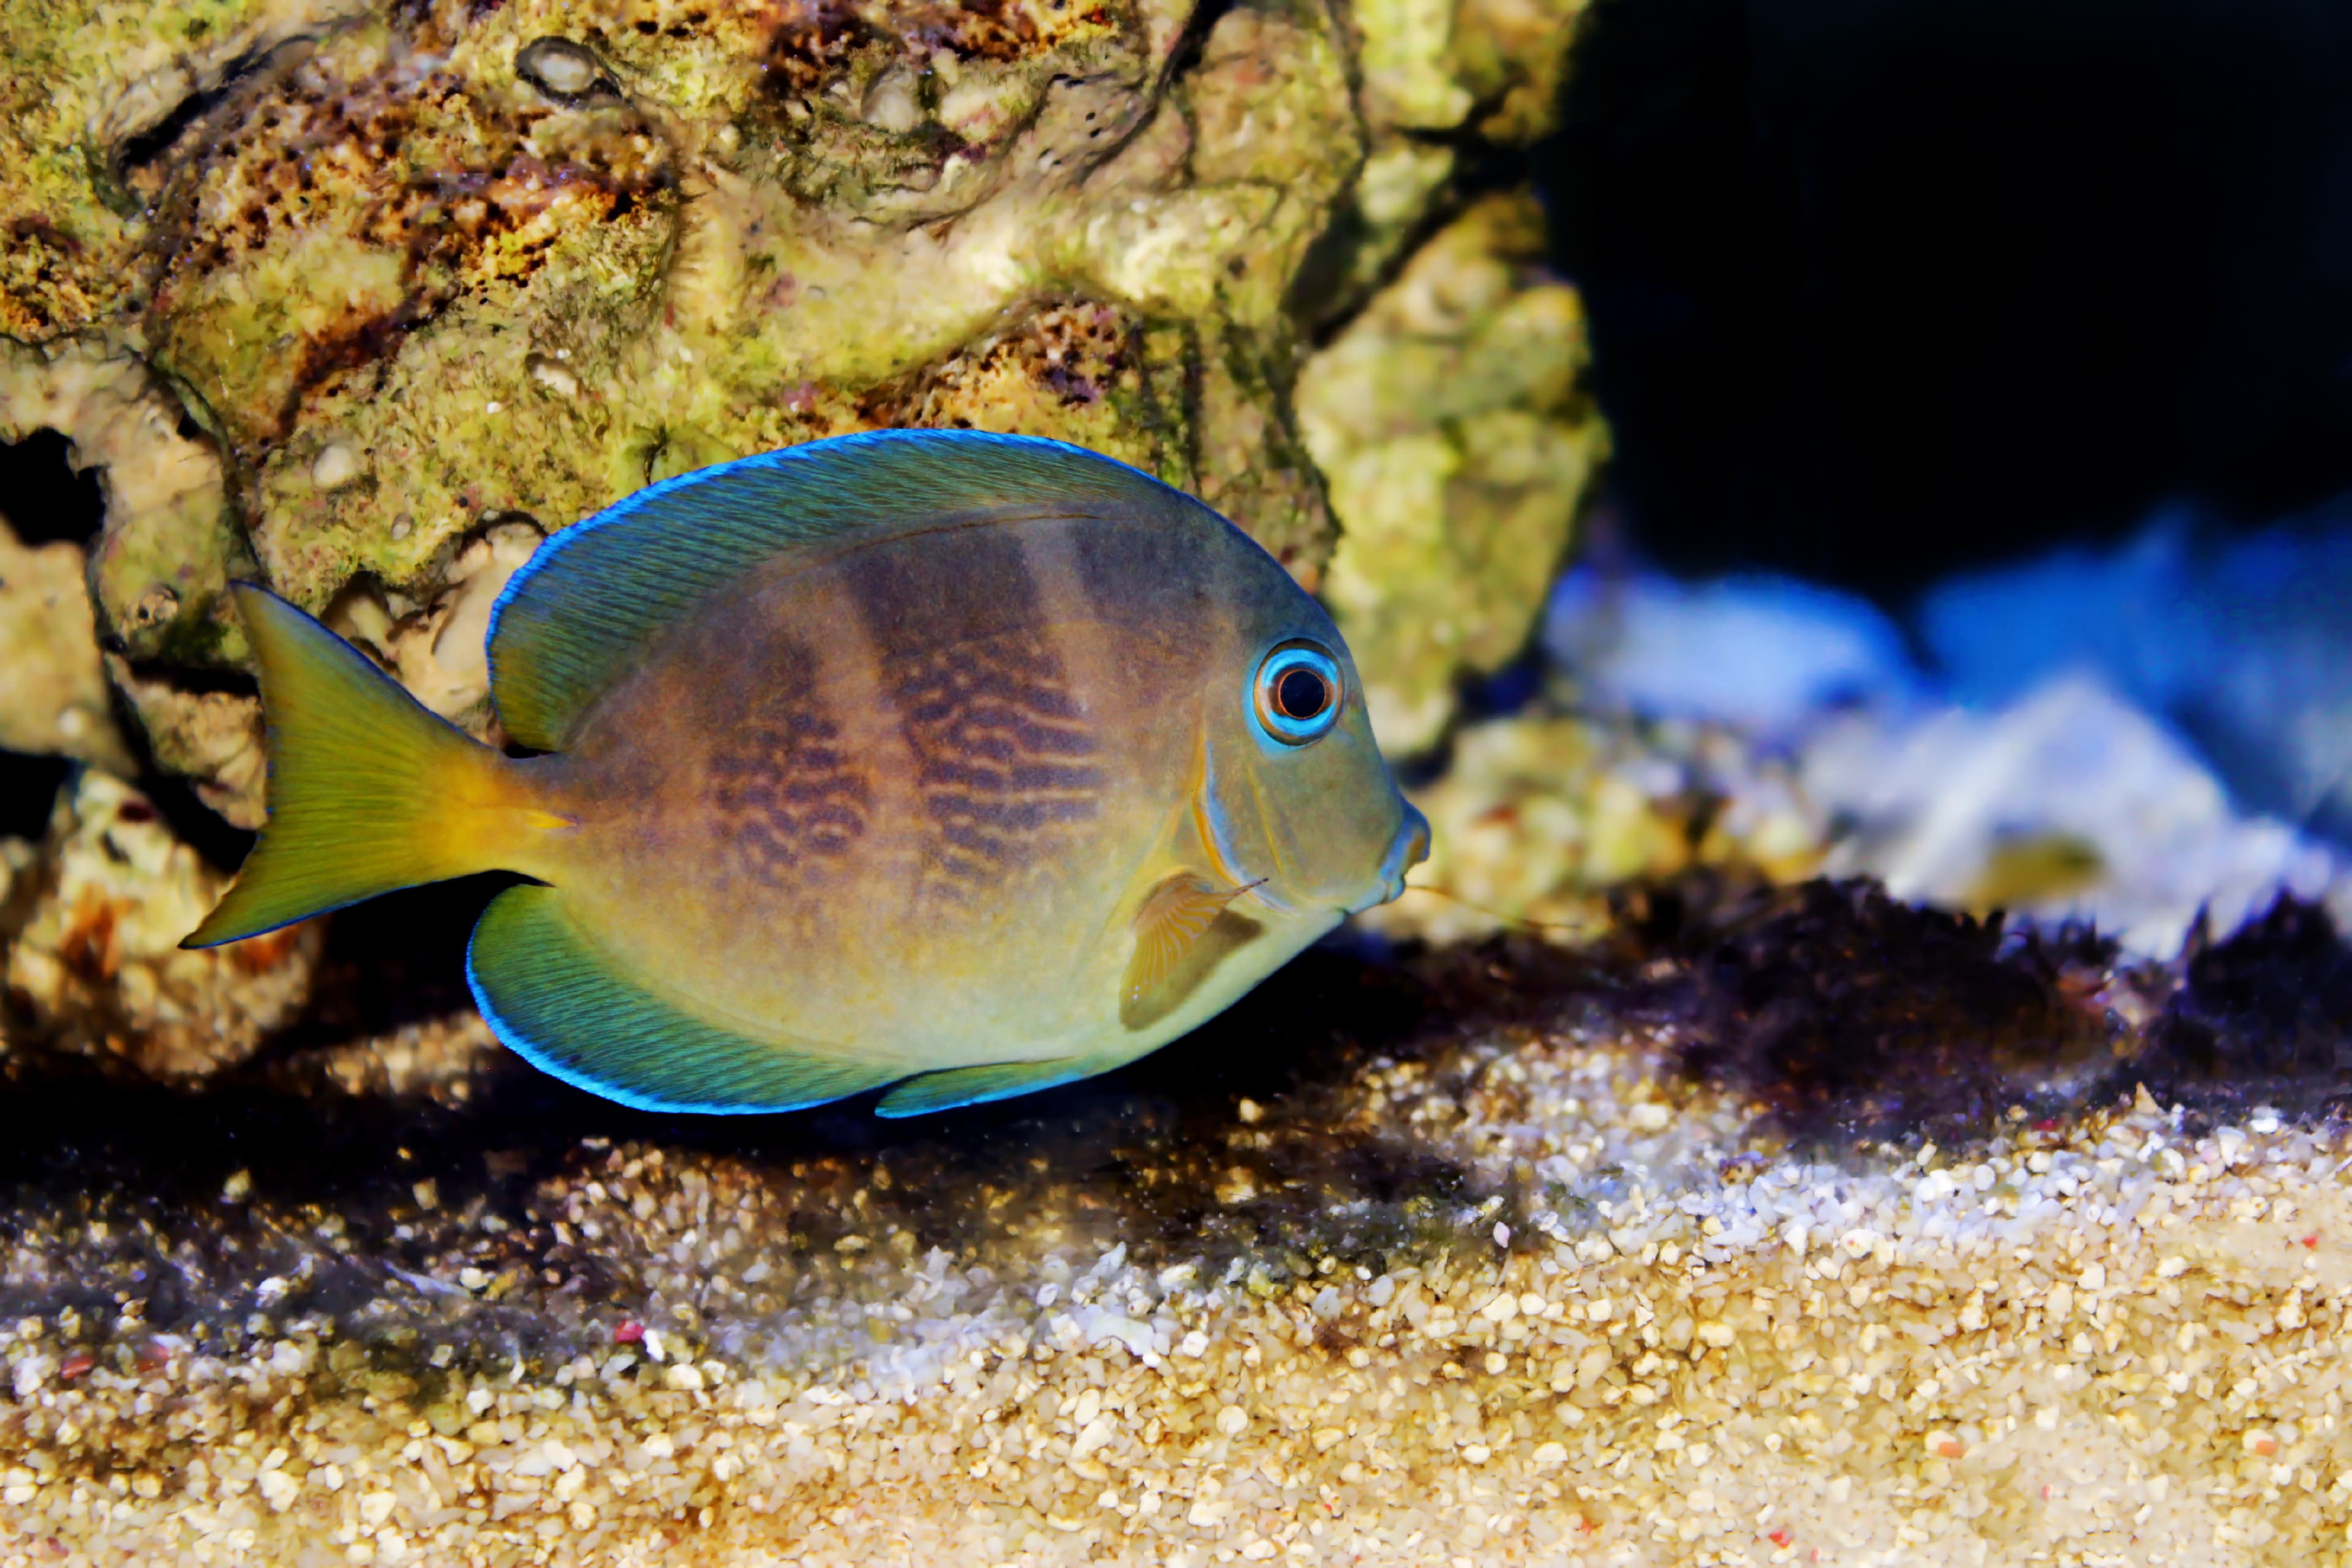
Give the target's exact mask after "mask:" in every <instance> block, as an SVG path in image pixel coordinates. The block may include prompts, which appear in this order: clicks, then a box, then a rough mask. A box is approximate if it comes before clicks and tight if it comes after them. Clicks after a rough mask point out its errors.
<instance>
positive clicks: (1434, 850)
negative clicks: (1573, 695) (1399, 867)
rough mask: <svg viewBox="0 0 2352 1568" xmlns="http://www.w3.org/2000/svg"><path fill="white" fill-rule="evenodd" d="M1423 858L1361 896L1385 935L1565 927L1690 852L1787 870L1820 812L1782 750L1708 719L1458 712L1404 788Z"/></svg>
mask: <svg viewBox="0 0 2352 1568" xmlns="http://www.w3.org/2000/svg"><path fill="white" fill-rule="evenodd" d="M1412 800H1413V804H1414V805H1418V806H1419V807H1420V808H1421V810H1422V811H1423V814H1424V815H1425V816H1428V818H1429V824H1430V858H1429V861H1428V863H1427V864H1426V865H1424V866H1423V867H1421V868H1418V869H1416V870H1415V871H1414V872H1413V873H1412V881H1411V883H1410V885H1409V886H1408V888H1407V889H1406V892H1405V896H1404V897H1403V898H1402V900H1399V901H1398V902H1396V903H1393V904H1390V905H1385V906H1383V907H1381V908H1380V909H1377V910H1369V911H1367V912H1366V914H1365V915H1364V916H1363V917H1362V919H1363V920H1364V921H1365V923H1367V924H1368V925H1370V926H1371V927H1372V928H1373V929H1375V930H1377V931H1383V932H1385V933H1388V934H1390V935H1392V936H1410V937H1420V938H1424V939H1427V940H1430V941H1434V942H1455V941H1461V940H1464V939H1465V938H1471V937H1477V936H1484V935H1486V934H1488V933H1490V932H1493V931H1496V930H1499V929H1502V928H1504V927H1506V926H1511V925H1527V926H1530V927H1532V928H1534V929H1535V930H1536V931H1539V932H1541V933H1542V934H1545V935H1548V936H1550V937H1554V938H1557V939H1559V940H1562V941H1567V942H1575V941H1578V940H1580V939H1587V938H1591V937H1596V936H1599V935H1601V934H1602V933H1603V932H1605V931H1608V930H1609V929H1610V926H1611V923H1612V911H1611V908H1610V902H1609V900H1610V897H1611V895H1612V892H1616V891H1620V890H1622V889H1624V888H1626V887H1627V886H1628V885H1632V884H1639V883H1645V882H1647V883H1656V882H1661V881H1665V880H1668V879H1673V878H1675V876H1677V875H1679V874H1681V873H1684V872H1687V871H1690V870H1692V869H1694V868H1702V867H1711V868H1738V869H1740V870H1744V871H1746V872H1748V873H1751V874H1754V875H1757V876H1759V877H1762V878H1766V879H1773V880H1783V881H1786V880H1795V879H1801V878H1804V877H1808V876H1811V875H1812V874H1814V873H1815V872H1816V871H1817V870H1818V869H1819V868H1820V867H1821V864H1822V857H1823V855H1824V854H1825V853H1826V851H1827V848H1828V845H1829V840H1830V826H1831V825H1830V823H1829V822H1828V820H1827V818H1826V816H1825V814H1824V813H1822V811H1821V810H1820V809H1819V808H1818V807H1817V806H1815V805H1812V804H1811V802H1809V801H1808V799H1807V798H1806V796H1805V795H1804V793H1803V791H1802V790H1801V788H1800V787H1799V782H1798V779H1797V777H1796V774H1795V771H1794V769H1793V768H1792V767H1790V765H1789V764H1788V763H1785V762H1780V761H1775V760H1773V759H1769V758H1766V757H1760V756H1758V755H1756V754H1754V753H1753V752H1750V751H1749V750H1748V748H1747V747H1745V746H1743V745H1742V744H1741V743H1740V742H1738V741H1737V740H1736V739H1735V738H1734V737H1732V736H1731V735H1729V734H1728V733H1726V732H1722V731H1685V732H1682V733H1678V734H1677V733H1662V732H1654V731H1648V732H1645V731H1642V730H1640V729H1637V728H1635V727H1633V726H1630V725H1627V724H1624V723H1622V722H1615V721H1601V720H1596V719H1592V718H1589V717H1580V716H1574V715H1569V714H1561V713H1554V712H1549V711H1545V710H1542V709H1541V708H1540V707H1538V710H1534V711H1531V712H1528V713H1527V714H1524V715H1521V716H1519V717H1517V718H1511V719H1501V720H1493V721H1487V722H1485V723H1480V724H1473V725H1469V726H1466V727H1465V728H1464V729H1463V730H1462V731H1461V732H1460V734H1459V735H1458V736H1457V737H1456V738H1455V741H1454V755H1453V760H1452V764H1451V765H1450V766H1449V767H1448V769H1447V770H1446V773H1445V774H1444V777H1442V778H1440V779H1439V780H1437V781H1436V782H1435V783H1434V784H1430V785H1429V786H1427V787H1425V788H1423V789H1420V790H1416V791H1414V792H1412Z"/></svg>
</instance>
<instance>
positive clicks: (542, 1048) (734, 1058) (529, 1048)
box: [466, 884, 907, 1115]
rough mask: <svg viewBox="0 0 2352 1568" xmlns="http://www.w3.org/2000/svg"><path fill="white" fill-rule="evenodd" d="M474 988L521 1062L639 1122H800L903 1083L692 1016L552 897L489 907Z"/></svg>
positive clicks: (509, 899) (885, 1069)
mask: <svg viewBox="0 0 2352 1568" xmlns="http://www.w3.org/2000/svg"><path fill="white" fill-rule="evenodd" d="M466 979H467V984H470V985H471V986H472V987H473V991H474V1000H475V1001H476V1002H478V1004H480V1005H481V1009H482V1016H483V1017H484V1018H486V1019H488V1021H489V1025H490V1027H491V1028H492V1029H493V1030H494V1031H495V1032H496V1033H497V1035H498V1037H499V1039H501V1040H504V1041H505V1042H506V1043H507V1045H508V1046H509V1047H510V1048H512V1049H513V1050H514V1051H515V1053H516V1054H517V1055H519V1056H520V1057H521V1058H523V1059H524V1060H526V1061H528V1062H530V1064H531V1065H532V1066H533V1067H536V1068H541V1069H542V1070H543V1071H546V1072H550V1073H552V1074H553V1075H554V1076H556V1077H557V1078H560V1079H562V1080H563V1081H564V1082H566V1083H569V1084H572V1085H573V1086H575V1087H577V1088H580V1089H586V1090H588V1091H589V1092H590V1093H591V1094H601V1095H603V1096H604V1098H605V1099H607V1100H619V1101H620V1102H621V1103H622V1104H624V1105H632V1106H635V1107H636V1108H637V1109H638V1110H698V1111H703V1112H708V1113H715V1114H720V1115H725V1114H730V1113H735V1114H743V1113H749V1112H754V1111H766V1110H800V1109H802V1108H803V1107H804V1106H811V1105H823V1104H824V1103H825V1102H826V1101H827V1100H841V1099H845V1098H846V1097H847V1096H849V1095H853V1094H858V1093H862V1092H864V1091H865V1090H866V1089H873V1088H876V1087H877V1086H879V1085H881V1084H886V1083H888V1082H889V1081H890V1080H891V1079H895V1078H901V1077H904V1076H905V1075H906V1072H907V1068H906V1066H905V1064H904V1063H893V1062H876V1061H858V1060H856V1059H855V1058H851V1057H848V1056H845V1055H844V1054H841V1053H840V1052H839V1051H837V1050H835V1049H831V1048H827V1047H815V1046H809V1045H804V1044H802V1043H800V1042H797V1041H793V1040H782V1039H773V1040H772V1039H760V1038H755V1037H752V1036H751V1035H749V1034H745V1033H741V1032H739V1031H737V1030H733V1029H730V1028H728V1027H726V1026H723V1025H719V1024H716V1023H712V1022H710V1021H709V1020H708V1019H704V1018H700V1017H698V1016H694V1015H692V1014H690V1013H688V1012H687V1011H686V1010H685V1008H684V1007H683V1006H682V1005H679V1004H677V1003H674V1002H672V1001H670V1000H668V999H667V998H665V997H663V996H662V995H660V994H657V993H656V992H655V991H654V990H653V989H652V988H650V987H648V986H646V984H643V983H642V982H639V981H636V980H634V979H632V978H631V977H630V976H628V975H627V974H625V973H623V972H622V971H621V970H620V968H619V966H618V965H616V964H615V963H614V961H613V959H612V958H611V956H610V955H609V954H607V953H605V952H604V951H603V950H602V949H601V948H599V947H598V946H597V944H596V943H595V942H593V941H592V940H591V939H590V938H589V937H588V936H587V935H586V934H585V933H584V932H583V931H581V930H580V929H579V927H578V926H577V925H576V924H575V923H574V922H573V921H572V919H571V917H570V916H569V915H568V914H567V913H566V912H565V910H564V907H563V895H562V893H561V892H560V891H558V890H557V889H553V888H549V887H541V886H539V885H536V884H529V885H525V886H522V887H519V888H509V889H507V890H506V891H505V892H503V893H500V894H499V896H498V897H497V898H495V899H493V900H490V907H489V908H488V910H484V911H483V912H482V918H481V921H480V922H479V923H478V924H477V925H476V926H475V927H474V935H473V939H472V940H471V941H470V942H468V943H467V947H466Z"/></svg>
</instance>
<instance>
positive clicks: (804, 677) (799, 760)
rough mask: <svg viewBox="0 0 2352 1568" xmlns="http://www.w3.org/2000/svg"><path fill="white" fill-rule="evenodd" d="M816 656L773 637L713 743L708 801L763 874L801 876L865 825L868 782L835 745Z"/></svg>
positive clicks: (778, 879)
mask: <svg viewBox="0 0 2352 1568" xmlns="http://www.w3.org/2000/svg"><path fill="white" fill-rule="evenodd" d="M816 672H817V666H816V657H815V655H814V654H813V653H812V652H811V651H810V650H809V649H808V648H807V647H803V646H802V645H800V644H798V643H790V642H787V643H782V644H779V645H778V646H777V647H776V649H775V651H774V654H773V656H772V663H771V664H770V665H769V667H768V668H765V669H763V670H761V671H759V672H758V674H757V675H756V677H755V678H754V679H752V680H751V683H750V688H751V689H750V693H749V701H748V702H747V703H746V705H745V706H744V708H743V709H742V710H740V714H738V715H735V716H732V717H731V719H730V722H729V723H728V725H727V727H726V729H725V731H723V732H722V733H721V734H720V736H719V739H718V742H717V743H716V744H715V746H714V747H713V750H712V752H711V755H710V761H709V768H710V784H711V800H712V803H713V805H716V806H717V807H718V809H719V813H720V819H721V821H722V822H723V823H724V824H725V825H726V826H727V828H728V829H729V830H730V837H732V839H733V841H734V845H735V847H736V849H737V850H738V852H739V854H740V858H741V863H742V865H743V866H744V867H745V868H747V869H749V870H750V871H751V873H752V874H753V875H755V876H758V877H759V878H760V879H761V880H763V881H767V882H771V883H782V882H785V881H787V880H790V879H794V878H795V877H796V876H798V877H804V876H805V875H806V873H807V872H808V870H809V869H810V862H811V861H812V860H819V861H821V860H826V859H832V858H837V857H839V856H841V855H843V854H845V853H846V852H847V851H848V849H849V848H850V847H851V846H852V845H854V844H856V842H857V840H858V838H859V837H860V836H862V835H863V834H864V833H865V831H866V823H867V820H868V816H869V814H870V811H871V809H872V805H873V789H872V786H871V785H870V784H868V783H867V780H866V774H865V773H864V770H862V769H861V768H860V767H858V766H857V765H856V763H855V761H854V760H853V759H852V758H851V757H850V756H849V754H848V752H847V751H846V750H845V748H844V747H843V745H842V743H841V726H840V724H839V723H837V722H836V721H835V719H834V718H833V716H832V715H831V714H830V713H828V712H827V711H826V710H825V706H824V701H823V699H822V698H821V696H820V695H819V693H818V691H817V686H816Z"/></svg>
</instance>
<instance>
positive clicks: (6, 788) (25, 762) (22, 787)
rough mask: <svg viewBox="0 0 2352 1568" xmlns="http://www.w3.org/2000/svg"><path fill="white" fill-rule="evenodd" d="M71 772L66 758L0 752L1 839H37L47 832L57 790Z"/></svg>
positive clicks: (70, 763) (69, 763)
mask: <svg viewBox="0 0 2352 1568" xmlns="http://www.w3.org/2000/svg"><path fill="white" fill-rule="evenodd" d="M72 771H73V763H72V761H71V760H70V759H68V758H66V757H33V756H26V754H25V753H24V752H0V838H36V839H37V838H39V837H41V836H42V835H43V834H44V833H46V832H47V830H48V826H49V812H50V810H51V808H52V807H54V806H55V805H56V804H57V798H58V789H59V787H61V786H62V785H63V784H65V782H66V775H67V774H68V773H71V772H72Z"/></svg>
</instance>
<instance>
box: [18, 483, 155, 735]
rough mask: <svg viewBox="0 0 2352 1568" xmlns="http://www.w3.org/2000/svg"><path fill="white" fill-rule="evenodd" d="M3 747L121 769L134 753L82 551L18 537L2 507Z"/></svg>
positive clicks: (65, 544) (69, 545)
mask: <svg viewBox="0 0 2352 1568" xmlns="http://www.w3.org/2000/svg"><path fill="white" fill-rule="evenodd" d="M0 750H5V751H11V752H47V753H54V754H57V755H59V756H68V757H75V758H79V760H81V761H83V762H87V763H97V764H98V765H99V766H100V767H103V768H110V769H112V770H113V771H115V772H117V773H128V772H129V771H130V770H131V752H130V750H129V748H128V747H126V746H125V745H124V743H123V740H122V734H121V731H120V730H119V729H117V728H116V726H115V722H114V714H113V711H112V709H111V705H110V702H109V700H108V698H107V694H106V669H105V667H104V666H103V665H102V664H101V663H100V659H99V654H98V639H97V632H96V628H95V627H94V626H93V625H92V624H91V619H90V613H89V591H88V590H87V589H85V588H84V587H83V586H82V552H81V551H80V549H79V547H78V546H75V545H72V544H68V543H67V542H64V541H62V540H60V541H58V542H53V543H49V544H44V545H40V546H38V547H27V546H26V545H23V544H20V543H18V542H16V534H15V532H14V531H12V530H11V529H10V528H9V527H8V523H7V519H6V515H5V507H0Z"/></svg>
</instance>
